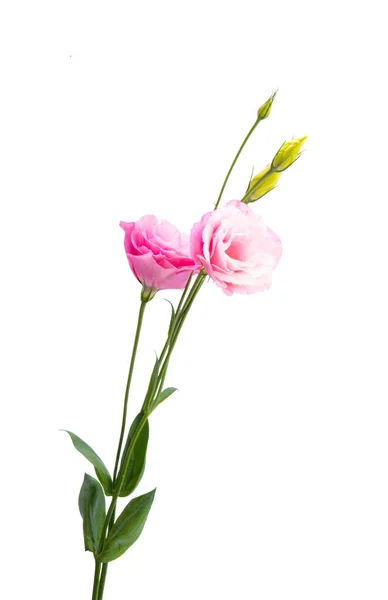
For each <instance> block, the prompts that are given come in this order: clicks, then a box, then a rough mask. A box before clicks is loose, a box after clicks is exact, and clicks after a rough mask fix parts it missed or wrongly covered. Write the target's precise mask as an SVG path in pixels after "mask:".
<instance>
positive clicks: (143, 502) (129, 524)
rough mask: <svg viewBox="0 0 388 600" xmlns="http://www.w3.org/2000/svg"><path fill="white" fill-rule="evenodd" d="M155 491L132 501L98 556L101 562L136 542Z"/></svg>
mask: <svg viewBox="0 0 388 600" xmlns="http://www.w3.org/2000/svg"><path fill="white" fill-rule="evenodd" d="M155 491H156V490H152V492H149V493H148V494H144V495H143V496H138V497H137V498H134V499H133V500H131V501H130V503H129V504H127V506H126V507H125V508H124V510H123V512H122V513H121V515H120V516H119V518H118V519H117V521H116V523H115V524H114V525H113V527H112V529H111V532H110V534H109V535H108V537H107V539H106V541H105V544H104V549H103V551H102V553H101V554H100V555H99V556H98V557H97V558H98V560H99V561H101V562H105V563H106V562H110V561H111V560H115V559H116V558H118V557H119V556H121V555H122V554H124V552H125V551H126V550H128V548H129V547H130V546H132V544H134V543H135V542H136V540H137V539H138V537H139V536H140V534H141V532H142V531H143V527H144V525H145V522H146V520H147V517H148V513H149V512H150V509H151V506H152V502H153V500H154V496H155Z"/></svg>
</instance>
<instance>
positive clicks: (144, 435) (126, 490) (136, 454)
mask: <svg viewBox="0 0 388 600" xmlns="http://www.w3.org/2000/svg"><path fill="white" fill-rule="evenodd" d="M143 416H144V413H143V412H140V413H139V414H138V415H137V417H136V418H135V420H134V421H133V423H132V425H131V427H130V429H129V435H128V440H127V443H126V446H125V450H124V454H123V458H124V456H125V454H126V452H127V450H128V447H129V444H130V443H131V439H132V437H133V434H134V433H135V431H136V429H137V426H138V425H139V423H140V421H141V420H142V418H143ZM148 438H149V425H148V421H147V422H146V424H145V425H144V427H143V429H142V430H141V432H140V434H139V437H138V438H137V441H136V444H135V447H134V449H133V452H132V455H131V458H130V461H129V467H128V471H127V472H126V474H125V479H124V484H123V487H122V489H121V492H120V496H121V497H125V496H129V495H130V494H132V492H134V491H135V489H136V487H137V485H138V484H139V483H140V480H141V478H142V477H143V473H144V469H145V463H146V454H147V445H148Z"/></svg>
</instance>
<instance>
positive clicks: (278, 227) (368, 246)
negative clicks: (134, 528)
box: [0, 0, 388, 600]
mask: <svg viewBox="0 0 388 600" xmlns="http://www.w3.org/2000/svg"><path fill="white" fill-rule="evenodd" d="M383 6H384V4H383V2H377V1H373V0H372V1H370V2H368V3H361V2H345V1H336V2H333V1H330V0H329V1H328V2H324V3H319V4H318V3H315V2H307V1H298V0H294V1H291V2H285V1H278V2H263V1H261V0H257V1H248V0H245V1H244V0H240V1H239V2H221V1H209V0H207V1H206V2H205V1H200V0H197V1H196V2H185V1H180V2H178V1H171V0H163V2H158V1H156V0H154V1H148V2H140V1H138V2H134V1H132V2H131V1H128V0H127V1H123V2H119V1H113V0H110V1H109V2H108V1H104V2H102V1H98V0H93V1H85V0H84V1H83V0H67V1H66V2H65V1H63V2H53V1H52V0H50V1H47V2H43V1H35V2H29V1H26V2H20V1H19V2H18V1H15V0H13V1H11V0H9V1H5V2H3V4H2V9H1V25H0V28H1V35H0V61H1V74H0V81H1V85H2V93H1V100H0V102H1V111H0V119H1V130H0V152H1V155H0V164H1V182H0V185H1V220H0V245H1V248H0V251H1V286H2V293H1V304H2V307H1V316H0V318H1V352H2V357H1V423H2V427H1V436H0V444H1V465H2V468H1V469H2V476H1V482H2V483H1V487H2V500H3V505H2V511H1V517H0V518H1V532H2V533H1V541H0V552H1V554H2V577H1V581H0V586H1V595H2V596H4V598H7V600H13V599H20V598H39V599H47V600H49V599H50V600H52V599H54V598H55V599H56V600H62V599H66V600H68V599H69V598H72V599H73V598H74V599H77V600H78V599H79V600H84V599H86V598H90V597H91V587H92V571H93V560H92V557H91V555H90V554H89V553H85V552H84V551H83V545H82V537H81V519H80V516H79V514H78V508H77V496H78V491H79V487H80V485H81V482H82V478H83V474H84V470H85V469H88V470H89V472H90V473H92V471H91V469H89V467H88V464H87V462H86V461H85V460H84V459H83V457H82V456H81V455H79V454H78V453H77V452H76V451H75V450H74V449H73V447H72V445H71V443H70V440H69V439H68V438H67V437H66V434H64V433H59V432H58V430H59V429H60V428H67V429H71V430H73V431H75V432H76V433H78V435H80V436H81V437H82V438H84V439H85V440H86V441H87V442H89V443H90V444H91V445H92V446H93V447H94V448H95V449H96V450H97V452H98V453H99V454H100V455H101V456H102V458H103V459H104V461H105V462H106V463H107V464H108V465H109V466H112V463H113V461H114V454H115V446H116V443H117V437H118V430H119V423H120V416H121V406H122V398H123V393H124V386H125V380H126V374H127V368H128V361H129V354H130V347H131V344H132V338H133V333H134V326H135V318H136V313H137V310H138V301H139V285H138V283H137V281H136V280H135V279H134V277H133V276H132V274H131V273H130V270H129V267H128V265H127V262H126V257H125V255H124V251H123V234H122V231H121V230H120V229H119V227H118V222H119V221H120V220H127V221H130V220H135V219H137V218H138V217H139V216H141V215H142V214H144V213H155V214H156V215H158V216H159V217H165V218H167V219H169V220H170V221H172V222H174V223H175V224H176V225H177V226H178V227H180V228H181V229H182V230H186V231H189V230H190V227H191V225H192V223H193V222H194V221H196V220H198V219H199V218H200V216H201V215H202V213H204V212H205V211H207V210H209V209H210V208H211V207H212V205H213V203H214V201H215V199H216V197H217V194H218V191H219V188H220V186H221V183H222V180H223V178H224V175H225V172H226V170H227V168H228V166H229V164H230V162H231V160H232V158H233V156H234V154H235V152H236V150H237V148H238V146H239V144H240V142H241V141H242V139H243V137H244V135H245V133H246V132H247V130H248V129H249V127H250V126H251V124H252V123H253V121H254V119H255V114H256V110H257V107H258V106H259V105H260V104H261V103H262V102H264V101H265V100H266V99H267V97H268V96H269V95H270V93H271V92H272V91H273V90H274V89H275V88H276V87H278V86H279V88H280V91H279V95H278V98H277V99H276V103H275V105H274V108H273V111H272V115H271V117H270V119H268V120H267V121H266V122H264V123H262V124H261V125H260V127H259V129H258V130H257V132H256V134H255V136H254V138H253V139H252V141H251V142H250V143H249V146H248V147H247V149H246V152H244V155H243V157H242V159H241V161H240V162H239V164H238V167H237V169H236V171H235V173H234V174H233V176H232V178H231V180H230V185H229V186H228V188H227V192H226V194H225V200H227V199H230V198H238V197H241V195H242V193H243V191H244V190H245V187H246V184H247V180H248V178H249V176H250V173H251V169H252V166H253V165H255V168H256V169H257V170H259V169H261V168H263V167H264V166H265V165H266V164H267V163H268V162H269V160H270V159H271V158H272V156H273V154H274V152H275V151H276V150H277V148H278V147H279V146H280V144H281V143H282V142H283V140H284V139H286V138H290V137H292V136H293V135H297V136H300V135H304V134H309V140H308V142H307V144H306V152H305V153H304V154H303V156H302V158H301V159H300V160H299V161H298V163H297V164H296V165H294V166H293V167H292V168H291V169H290V170H289V171H288V172H287V173H285V174H284V175H283V176H282V179H281V181H280V184H279V186H278V188H277V189H276V190H275V191H274V192H272V193H271V194H269V195H267V196H266V197H265V198H264V199H263V200H262V201H261V202H260V203H258V204H256V205H255V206H254V208H255V210H257V211H261V212H262V214H263V216H264V218H265V220H266V222H267V224H268V225H269V226H270V227H271V228H272V229H273V230H274V231H276V232H277V234H278V235H279V236H280V237H281V239H282V242H283V248H284V254H283V258H282V260H281V262H280V265H279V267H278V269H277V271H276V272H275V274H274V282H273V286H272V288H271V290H270V291H269V292H268V293H264V294H257V295H253V296H250V297H244V296H241V297H238V296H234V297H232V298H228V297H226V296H224V295H223V294H222V292H221V291H220V290H219V289H218V288H216V287H214V286H213V285H212V284H208V285H206V286H205V287H204V289H203V290H202V292H201V294H200V297H199V298H198V301H197V303H196V305H195V308H194V309H193V311H192V314H191V316H190V318H189V319H188V321H187V326H185V329H184V332H183V335H182V338H181V340H180V342H179V345H178V347H177V352H176V354H175V356H174V359H173V361H172V363H171V368H170V373H169V377H168V380H167V383H168V384H169V385H174V386H176V387H177V388H179V390H180V392H179V394H176V395H175V396H174V397H172V398H171V399H170V400H169V401H168V402H166V403H165V404H164V405H163V406H162V407H161V408H160V409H158V411H157V412H156V413H155V414H154V415H153V417H152V421H151V439H150V447H149V455H148V465H147V470H146V474H145V476H144V478H143V481H142V482H141V484H140V486H139V488H138V492H139V493H144V492H147V491H149V490H150V489H152V488H153V487H155V486H157V488H158V489H157V494H156V498H155V502H154V506H153V508H152V511H151V514H150V517H149V521H148V523H147V524H146V527H145V530H144V533H143V535H142V537H141V538H140V540H139V541H138V542H137V544H136V545H135V546H133V548H131V549H130V550H129V551H128V553H127V554H126V555H125V556H124V557H123V558H120V559H119V560H118V561H117V562H115V563H112V565H111V567H110V570H109V574H108V581H107V587H106V600H113V599H116V598H128V599H131V600H132V599H140V598H141V599H145V600H148V599H150V598H155V597H158V598H169V600H175V599H179V600H182V599H185V600H194V599H195V600H197V599H198V598H201V599H204V600H206V599H210V598H212V599H213V598H233V599H238V598H244V599H246V600H251V599H252V600H289V599H292V600H293V599H295V600H320V599H322V600H323V599H324V600H327V599H329V598H330V600H344V599H349V600H350V599H351V600H369V599H371V598H373V600H383V599H384V600H386V598H387V597H388V578H387V559H388V512H387V506H388V484H387V469H388V464H387V463H388V436H387V425H388V410H387V381H386V379H387V371H386V359H387V333H388V331H387V316H386V315H387V300H388V298H387V284H386V281H387V268H386V259H387V245H386V230H387V208H386V207H387V200H388V198H387V191H386V178H385V177H384V175H385V172H386V170H387V160H388V159H387V153H386V140H387V101H388V97H387V91H386V62H385V59H384V55H385V54H386V51H387V43H386V20H385V18H384V15H383ZM163 296H165V297H169V298H170V299H171V300H173V301H176V299H177V297H178V294H176V293H166V294H158V296H157V297H156V298H155V300H153V302H152V303H151V305H150V306H149V307H148V312H147V315H146V320H145V327H144V336H143V338H142V340H141V345H140V352H139V363H138V367H139V368H138V371H137V373H136V377H135V381H134V387H133V394H132V396H131V400H130V413H131V417H133V416H134V415H135V414H136V412H137V410H138V408H139V406H140V404H141V401H142V395H143V393H144V388H145V382H146V378H147V377H148V371H149V369H150V366H151V364H152V362H153V359H154V354H153V351H154V350H159V349H160V346H161V342H162V340H163V337H164V334H165V331H166V326H167V320H168V317H169V307H168V305H167V303H165V302H164V301H163Z"/></svg>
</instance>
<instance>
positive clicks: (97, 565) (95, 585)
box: [92, 560, 101, 600]
mask: <svg viewBox="0 0 388 600" xmlns="http://www.w3.org/2000/svg"><path fill="white" fill-rule="evenodd" d="M100 569H101V563H100V562H99V561H98V560H96V562H95V567H94V582H93V595H92V600H98V582H99V578H100Z"/></svg>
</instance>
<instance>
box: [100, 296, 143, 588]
mask: <svg viewBox="0 0 388 600" xmlns="http://www.w3.org/2000/svg"><path fill="white" fill-rule="evenodd" d="M146 304H147V300H145V299H143V297H142V300H141V304H140V309H139V316H138V320H137V327H136V333H135V339H134V342H133V348H132V356H131V362H130V365H129V371H128V378H127V386H126V388H125V395H124V408H123V418H122V423H121V431H120V439H119V444H118V447H117V454H116V461H115V466H114V471H113V485H114V484H115V482H116V477H117V471H118V468H119V464H120V456H121V450H122V447H123V440H124V434H125V428H126V423H127V411H128V398H129V390H130V388H131V383H132V376H133V370H134V367H135V361H136V354H137V348H138V345H139V339H140V332H141V328H142V324H143V317H144V311H145V307H146ZM114 520H115V511H113V513H112V517H111V519H110V522H109V524H108V532H109V531H110V529H111V528H112V527H113V523H114ZM107 571H108V563H104V564H103V565H102V571H101V578H100V582H99V588H98V596H96V598H97V600H102V597H103V594H104V587H105V580H106V575H107Z"/></svg>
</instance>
